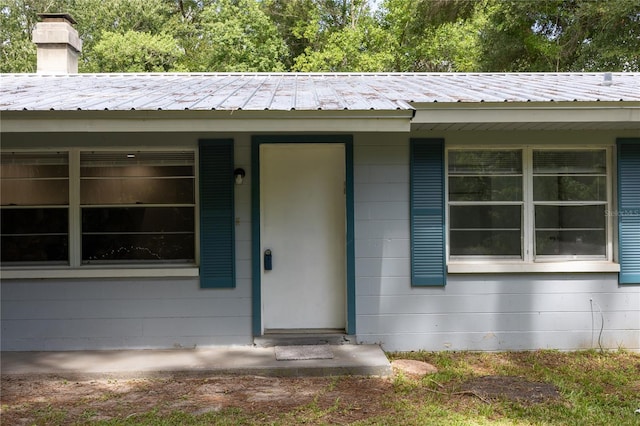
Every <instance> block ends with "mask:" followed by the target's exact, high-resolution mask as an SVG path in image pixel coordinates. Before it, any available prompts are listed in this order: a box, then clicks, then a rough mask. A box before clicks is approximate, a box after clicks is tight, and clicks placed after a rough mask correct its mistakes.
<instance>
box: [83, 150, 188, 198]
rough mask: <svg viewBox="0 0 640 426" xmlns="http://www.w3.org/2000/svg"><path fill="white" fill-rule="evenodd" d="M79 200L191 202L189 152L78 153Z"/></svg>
mask: <svg viewBox="0 0 640 426" xmlns="http://www.w3.org/2000/svg"><path fill="white" fill-rule="evenodd" d="M80 163H81V169H80V175H81V176H80V177H81V181H80V203H81V204H84V205H100V204H193V203H195V186H194V185H195V179H194V176H195V166H194V153H193V152H192V151H184V152H183V151H181V152H177V151H176V152H170V151H169V152H167V151H146V152H131V153H129V152H126V151H107V152H82V153H80Z"/></svg>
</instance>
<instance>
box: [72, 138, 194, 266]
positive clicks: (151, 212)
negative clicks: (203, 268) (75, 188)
mask: <svg viewBox="0 0 640 426" xmlns="http://www.w3.org/2000/svg"><path fill="white" fill-rule="evenodd" d="M80 161H81V181H80V202H81V210H82V214H81V216H82V262H83V263H100V262H107V263H108V262H120V263H122V262H124V263H127V262H134V263H135V262H138V263H140V262H141V263H150V262H151V263H153V262H188V263H193V262H194V261H195V169H194V167H195V165H194V154H193V152H155V151H145V152H135V153H129V152H85V153H81V155H80Z"/></svg>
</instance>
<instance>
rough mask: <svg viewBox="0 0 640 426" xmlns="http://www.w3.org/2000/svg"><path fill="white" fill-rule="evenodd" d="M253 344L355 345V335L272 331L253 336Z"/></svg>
mask: <svg viewBox="0 0 640 426" xmlns="http://www.w3.org/2000/svg"><path fill="white" fill-rule="evenodd" d="M253 344H254V345H255V346H257V347H259V348H271V347H274V346H302V345H355V344H356V336H351V335H348V334H340V333H319V334H310V333H294V334H281V333H274V334H265V335H264V336H259V337H254V338H253Z"/></svg>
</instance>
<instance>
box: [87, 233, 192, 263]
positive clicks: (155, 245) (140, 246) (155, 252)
mask: <svg viewBox="0 0 640 426" xmlns="http://www.w3.org/2000/svg"><path fill="white" fill-rule="evenodd" d="M194 244H195V241H194V236H193V234H166V235H158V234H131V235H113V234H96V235H94V234H90V235H83V236H82V262H83V263H92V262H96V263H99V262H108V261H123V260H130V261H132V262H148V261H152V262H153V261H157V262H161V261H171V260H174V261H178V260H179V261H193V259H194V258H195V255H194V247H195V246H194Z"/></svg>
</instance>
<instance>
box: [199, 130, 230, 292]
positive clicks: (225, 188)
mask: <svg viewBox="0 0 640 426" xmlns="http://www.w3.org/2000/svg"><path fill="white" fill-rule="evenodd" d="M199 157H200V159H199V163H200V169H199V179H200V287H201V288H233V287H235V243H234V209H233V192H234V177H233V141H232V140H228V139H224V140H201V141H200V153H199Z"/></svg>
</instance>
